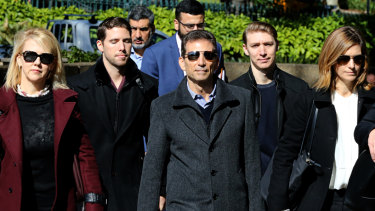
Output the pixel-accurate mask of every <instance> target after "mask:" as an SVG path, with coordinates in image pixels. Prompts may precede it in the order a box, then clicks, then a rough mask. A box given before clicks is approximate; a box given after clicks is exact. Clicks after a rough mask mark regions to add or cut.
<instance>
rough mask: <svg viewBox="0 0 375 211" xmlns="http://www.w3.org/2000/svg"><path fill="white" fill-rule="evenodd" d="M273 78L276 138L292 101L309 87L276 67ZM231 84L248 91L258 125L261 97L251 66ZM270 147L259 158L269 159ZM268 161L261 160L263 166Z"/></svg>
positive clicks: (289, 110)
mask: <svg viewBox="0 0 375 211" xmlns="http://www.w3.org/2000/svg"><path fill="white" fill-rule="evenodd" d="M273 78H274V80H275V82H276V86H277V106H276V109H277V130H278V131H276V132H277V137H281V134H282V132H283V126H284V123H285V121H286V119H287V117H289V116H290V113H292V112H293V103H292V102H293V101H294V99H295V98H296V96H298V95H299V94H300V93H304V92H306V90H308V89H309V86H308V85H307V83H306V82H304V81H303V80H302V79H299V78H297V77H295V76H293V75H290V74H289V73H286V72H284V71H282V70H280V69H279V68H278V67H276V68H275V71H274V74H273ZM231 84H233V85H236V86H240V87H243V88H246V89H248V90H250V91H251V92H252V93H253V95H252V102H253V104H254V113H255V123H256V125H258V122H259V118H260V116H261V115H262V111H261V101H262V97H261V96H260V93H259V90H258V89H257V84H256V81H255V78H254V75H253V72H252V70H251V66H250V68H249V71H248V72H247V73H245V74H243V75H242V76H240V77H239V78H237V79H236V80H234V81H232V82H231ZM263 144H264V143H263ZM269 148H270V147H266V148H262V147H261V149H260V152H261V155H262V156H261V157H262V158H263V157H268V159H271V157H272V152H271V153H270V152H269V151H270V150H269ZM268 159H266V160H263V159H262V163H263V162H264V164H263V166H265V164H266V163H268V162H267V161H268Z"/></svg>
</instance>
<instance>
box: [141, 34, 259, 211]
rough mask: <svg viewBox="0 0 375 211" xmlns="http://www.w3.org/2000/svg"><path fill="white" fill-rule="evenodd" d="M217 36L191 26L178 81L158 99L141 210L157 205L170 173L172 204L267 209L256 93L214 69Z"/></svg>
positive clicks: (178, 207)
mask: <svg viewBox="0 0 375 211" xmlns="http://www.w3.org/2000/svg"><path fill="white" fill-rule="evenodd" d="M216 46H217V45H216V39H215V37H214V36H213V35H212V34H211V33H210V32H207V31H203V30H197V31H191V32H189V33H187V34H186V35H185V36H184V37H183V39H182V44H181V57H180V58H179V60H178V61H179V65H180V67H181V69H182V70H184V71H185V72H186V76H185V77H184V78H183V80H182V81H181V83H180V84H179V85H178V88H177V89H176V90H175V91H173V92H170V93H168V94H166V95H163V96H161V97H159V98H157V99H155V100H154V101H153V102H152V105H151V121H150V131H149V145H148V152H147V154H146V156H145V162H144V166H143V173H142V179H141V186H140V192H139V198H138V209H139V210H158V209H159V195H160V190H161V188H162V185H163V182H162V181H163V179H164V178H166V201H167V203H166V210H257V211H258V210H262V201H261V197H260V190H259V181H260V160H259V159H260V154H259V145H258V142H257V141H256V138H255V125H254V111H253V110H254V109H253V104H252V102H251V98H252V93H251V92H249V91H248V90H246V89H244V88H241V87H236V86H232V85H227V84H226V83H225V82H223V81H222V80H220V79H218V78H217V77H216V76H215V75H214V71H215V70H216V69H217V66H218V62H219V60H218V59H219V58H218V55H217V47H216Z"/></svg>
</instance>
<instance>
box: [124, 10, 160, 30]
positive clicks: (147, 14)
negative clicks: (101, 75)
mask: <svg viewBox="0 0 375 211" xmlns="http://www.w3.org/2000/svg"><path fill="white" fill-rule="evenodd" d="M146 18H147V19H148V20H149V26H150V27H154V13H153V12H152V11H151V10H150V9H148V8H147V7H145V6H142V5H138V6H134V7H133V9H132V10H131V11H130V12H129V14H128V21H130V19H132V20H136V21H139V20H141V19H146Z"/></svg>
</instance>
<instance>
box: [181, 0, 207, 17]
mask: <svg viewBox="0 0 375 211" xmlns="http://www.w3.org/2000/svg"><path fill="white" fill-rule="evenodd" d="M182 12H183V13H188V14H191V15H203V16H204V7H203V5H202V4H201V3H199V1H196V0H183V1H181V2H180V3H179V4H178V5H177V6H176V12H175V17H176V19H177V20H180V15H181V13H182Z"/></svg>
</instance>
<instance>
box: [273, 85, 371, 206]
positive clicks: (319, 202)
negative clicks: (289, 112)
mask: <svg viewBox="0 0 375 211" xmlns="http://www.w3.org/2000/svg"><path fill="white" fill-rule="evenodd" d="M313 99H314V100H315V105H316V107H317V108H318V109H319V111H318V116H317V120H316V127H315V134H314V138H313V146H312V150H311V158H312V159H313V160H314V161H315V162H317V163H319V164H321V165H322V168H313V169H311V171H309V172H307V175H306V177H305V178H304V179H305V181H304V184H303V186H302V187H303V193H301V194H299V196H300V205H299V207H298V210H301V211H310V210H311V211H319V210H321V208H322V206H323V203H324V200H325V198H326V195H327V192H328V189H329V183H330V179H331V174H332V167H333V162H334V156H335V147H336V139H337V130H338V126H337V118H336V111H335V107H334V106H333V104H332V102H331V94H330V92H329V91H314V92H306V93H305V94H302V95H301V96H299V97H298V98H297V99H296V101H295V105H294V112H293V113H294V114H293V116H292V117H291V118H290V119H288V121H287V122H286V125H285V132H284V135H283V137H282V138H281V140H280V142H279V145H278V149H277V150H276V153H275V158H274V165H273V174H272V176H271V183H270V187H269V197H268V199H267V202H268V206H269V210H271V211H273V210H274V211H280V210H283V209H286V208H290V204H289V202H288V182H289V177H290V173H291V169H292V164H293V160H294V159H296V157H297V154H298V152H299V149H300V145H301V141H302V136H303V134H304V130H305V126H306V123H307V119H308V115H309V112H310V108H311V105H312V100H313ZM374 102H375V92H374V90H371V91H365V90H364V89H362V88H360V89H359V90H358V118H357V119H358V122H359V121H360V120H361V119H362V118H363V116H364V115H365V114H366V112H367V111H368V110H369V108H370V107H371V105H372V104H373V103H374ZM360 150H362V148H361V149H360Z"/></svg>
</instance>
